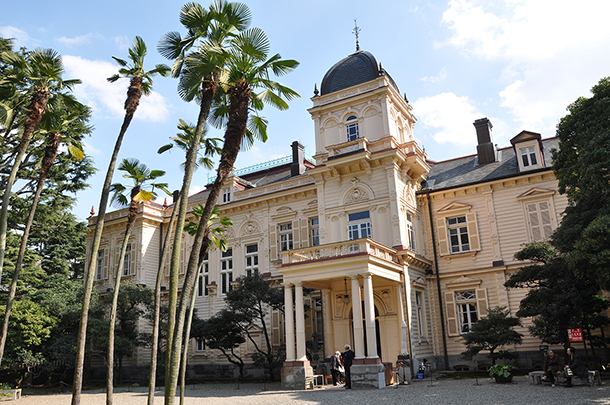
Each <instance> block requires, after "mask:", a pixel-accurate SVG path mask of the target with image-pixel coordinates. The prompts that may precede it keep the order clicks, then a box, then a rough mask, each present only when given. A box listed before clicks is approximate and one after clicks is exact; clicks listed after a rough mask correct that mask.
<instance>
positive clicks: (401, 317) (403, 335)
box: [396, 284, 409, 356]
mask: <svg viewBox="0 0 610 405" xmlns="http://www.w3.org/2000/svg"><path fill="white" fill-rule="evenodd" d="M396 297H398V328H399V331H400V354H401V355H402V356H404V355H406V354H408V353H409V349H408V345H407V321H406V319H405V302H404V301H405V300H404V298H403V294H402V286H401V285H400V284H398V285H397V286H396Z"/></svg>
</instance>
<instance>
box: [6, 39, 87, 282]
mask: <svg viewBox="0 0 610 405" xmlns="http://www.w3.org/2000/svg"><path fill="white" fill-rule="evenodd" d="M2 60H3V61H4V62H5V63H6V64H7V65H10V66H11V67H10V68H9V69H8V71H7V72H5V75H4V77H3V78H2V80H1V81H0V88H3V90H6V89H7V88H8V89H9V92H10V91H11V89H12V91H17V90H16V89H22V90H23V91H25V92H26V93H27V94H28V95H29V102H30V104H29V108H28V113H27V115H26V116H25V119H24V124H23V134H22V136H21V140H20V143H19V146H18V148H17V153H16V155H15V158H14V161H13V167H12V170H11V173H10V175H9V178H8V180H7V183H6V187H5V188H4V196H3V199H2V211H1V213H0V278H1V277H2V269H3V266H4V253H5V250H6V228H7V217H8V206H9V198H10V194H11V189H12V187H13V184H14V183H15V179H16V178H17V171H18V170H19V166H20V165H21V160H22V159H23V156H24V155H25V153H26V151H27V148H28V146H29V144H30V141H31V139H32V135H33V134H34V131H35V130H36V128H37V127H38V124H39V123H40V120H41V119H42V116H43V114H44V112H45V110H46V108H47V103H48V101H49V97H51V94H52V93H56V92H58V91H61V90H63V89H66V88H67V89H72V87H73V86H74V85H76V84H78V83H80V80H77V79H73V80H63V79H62V77H61V76H62V74H63V73H64V70H65V69H64V65H63V63H62V61H61V57H60V56H59V54H58V53H57V52H56V51H54V50H52V49H42V48H38V49H36V50H35V51H33V52H31V53H29V54H27V55H26V56H23V55H20V54H17V53H14V52H3V54H2Z"/></svg>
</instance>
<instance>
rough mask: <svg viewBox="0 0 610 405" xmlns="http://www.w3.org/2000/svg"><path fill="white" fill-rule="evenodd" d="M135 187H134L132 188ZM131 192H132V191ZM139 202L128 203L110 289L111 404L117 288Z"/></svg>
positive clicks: (108, 391)
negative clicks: (117, 263)
mask: <svg viewBox="0 0 610 405" xmlns="http://www.w3.org/2000/svg"><path fill="white" fill-rule="evenodd" d="M135 189H136V188H135V187H134V190H135ZM132 194H133V192H132ZM139 206H140V204H138V203H137V202H135V201H133V200H132V201H131V204H130V205H129V215H128V219H127V226H126V227H125V237H124V238H123V243H122V244H121V252H120V253H119V265H118V266H117V269H116V274H115V279H114V290H113V291H112V308H111V309H110V327H109V329H108V356H107V357H106V361H107V363H108V364H107V371H106V405H112V400H113V398H112V394H113V387H114V330H115V327H116V311H117V306H118V302H119V289H120V288H121V277H122V276H123V267H124V265H125V263H124V260H125V252H126V251H127V245H128V242H129V237H130V236H131V230H132V228H133V224H134V222H135V219H136V214H137V212H138V208H139Z"/></svg>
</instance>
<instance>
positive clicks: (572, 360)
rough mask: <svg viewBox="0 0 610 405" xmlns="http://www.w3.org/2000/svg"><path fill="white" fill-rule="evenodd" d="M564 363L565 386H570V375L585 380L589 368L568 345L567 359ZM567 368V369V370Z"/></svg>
mask: <svg viewBox="0 0 610 405" xmlns="http://www.w3.org/2000/svg"><path fill="white" fill-rule="evenodd" d="M567 363H568V364H567V365H566V387H571V386H572V377H573V376H578V377H579V378H580V379H581V380H583V381H587V380H588V378H589V370H587V367H585V364H584V363H583V362H582V359H581V358H580V356H579V355H577V354H576V351H575V350H574V348H573V347H568V361H567ZM568 369H569V370H568Z"/></svg>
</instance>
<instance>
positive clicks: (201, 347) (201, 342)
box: [197, 339, 205, 352]
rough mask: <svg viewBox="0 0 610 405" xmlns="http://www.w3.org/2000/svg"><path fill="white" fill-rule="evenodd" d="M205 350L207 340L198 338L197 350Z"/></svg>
mask: <svg viewBox="0 0 610 405" xmlns="http://www.w3.org/2000/svg"><path fill="white" fill-rule="evenodd" d="M204 350H205V340H203V339H197V351H198V352H203V351H204Z"/></svg>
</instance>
